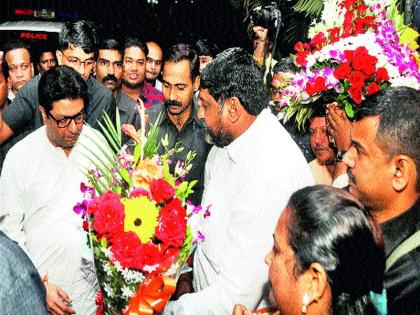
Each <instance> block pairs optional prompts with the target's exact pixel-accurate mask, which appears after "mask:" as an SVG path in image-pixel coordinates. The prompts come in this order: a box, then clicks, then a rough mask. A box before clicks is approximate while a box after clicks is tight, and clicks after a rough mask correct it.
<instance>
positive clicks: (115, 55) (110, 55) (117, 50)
mask: <svg viewBox="0 0 420 315" xmlns="http://www.w3.org/2000/svg"><path fill="white" fill-rule="evenodd" d="M122 60H123V51H122V47H121V46H120V44H119V43H118V42H117V41H116V40H115V39H112V38H108V39H104V40H102V41H101V42H100V43H99V47H98V57H97V58H96V79H97V80H98V81H99V82H102V83H103V84H104V85H105V86H106V87H107V88H108V89H110V90H111V91H112V92H113V93H114V96H117V95H118V92H119V88H120V86H121V76H122Z"/></svg>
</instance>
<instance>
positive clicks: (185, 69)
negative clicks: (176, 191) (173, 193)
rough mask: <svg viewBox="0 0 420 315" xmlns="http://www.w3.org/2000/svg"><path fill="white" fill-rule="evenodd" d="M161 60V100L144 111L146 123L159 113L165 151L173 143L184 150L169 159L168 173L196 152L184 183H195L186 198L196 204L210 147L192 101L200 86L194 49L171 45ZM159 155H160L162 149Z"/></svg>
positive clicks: (160, 132)
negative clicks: (194, 180)
mask: <svg viewBox="0 0 420 315" xmlns="http://www.w3.org/2000/svg"><path fill="white" fill-rule="evenodd" d="M165 57H166V59H165V62H164V65H163V80H162V81H163V85H162V90H163V95H164V97H165V101H164V102H163V103H160V104H158V105H155V106H152V107H151V108H150V109H149V110H148V115H149V123H154V122H156V120H157V119H158V116H159V114H160V113H162V121H161V124H160V129H159V137H164V136H165V135H166V134H167V135H168V136H169V146H168V148H169V149H170V148H173V147H174V146H175V144H176V143H178V144H179V147H183V148H184V150H183V151H181V152H176V153H175V154H174V155H172V156H171V160H172V161H173V162H172V164H171V170H172V171H173V170H174V168H175V165H176V162H177V161H179V160H181V161H183V160H185V158H186V156H187V153H188V151H190V150H194V151H195V152H196V157H195V158H194V160H193V161H192V164H193V166H192V168H191V171H190V172H189V174H188V175H187V177H186V180H193V179H196V180H198V183H197V184H196V186H195V187H194V191H195V192H194V194H193V195H191V198H190V199H191V201H192V202H194V203H196V204H198V203H200V202H201V196H202V193H203V185H204V183H203V182H204V165H205V162H206V158H207V154H208V152H209V150H210V145H209V144H208V143H207V142H206V141H205V137H204V125H203V122H202V121H201V120H199V119H198V118H197V110H198V104H197V101H196V99H195V98H194V92H195V91H197V90H198V88H199V86H200V77H199V76H198V74H199V71H198V69H199V59H198V56H197V53H196V52H195V50H193V49H192V48H191V46H189V45H185V44H178V45H174V46H172V47H171V48H170V49H169V51H168V53H167V54H165ZM159 153H160V154H162V153H164V148H163V147H162V146H161V147H160V152H159Z"/></svg>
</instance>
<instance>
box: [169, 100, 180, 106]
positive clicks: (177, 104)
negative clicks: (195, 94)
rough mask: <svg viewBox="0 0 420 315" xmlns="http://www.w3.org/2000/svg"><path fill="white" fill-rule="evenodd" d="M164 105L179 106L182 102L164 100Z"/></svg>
mask: <svg viewBox="0 0 420 315" xmlns="http://www.w3.org/2000/svg"><path fill="white" fill-rule="evenodd" d="M165 106H166V107H167V106H178V107H181V106H182V103H181V102H178V101H175V100H165Z"/></svg>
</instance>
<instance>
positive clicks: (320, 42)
mask: <svg viewBox="0 0 420 315" xmlns="http://www.w3.org/2000/svg"><path fill="white" fill-rule="evenodd" d="M326 42H327V38H326V37H325V35H324V33H323V32H319V33H318V34H316V35H315V36H314V38H312V40H311V42H310V43H309V44H310V45H312V46H314V47H315V48H316V49H321V48H322V47H323V46H324V44H325V43H326Z"/></svg>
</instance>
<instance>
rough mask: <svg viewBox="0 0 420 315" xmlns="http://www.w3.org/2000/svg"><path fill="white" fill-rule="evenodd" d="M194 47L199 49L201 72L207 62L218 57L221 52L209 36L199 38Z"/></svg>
mask: <svg viewBox="0 0 420 315" xmlns="http://www.w3.org/2000/svg"><path fill="white" fill-rule="evenodd" d="M194 49H195V50H196V51H197V54H198V58H199V59H200V73H201V72H203V70H204V68H205V67H206V66H207V64H208V63H209V62H211V61H212V60H213V59H214V58H216V56H217V54H218V53H219V52H220V51H219V48H218V47H217V46H216V44H215V43H213V42H211V41H210V40H209V39H207V38H202V39H199V40H197V41H196V42H195V44H194Z"/></svg>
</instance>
